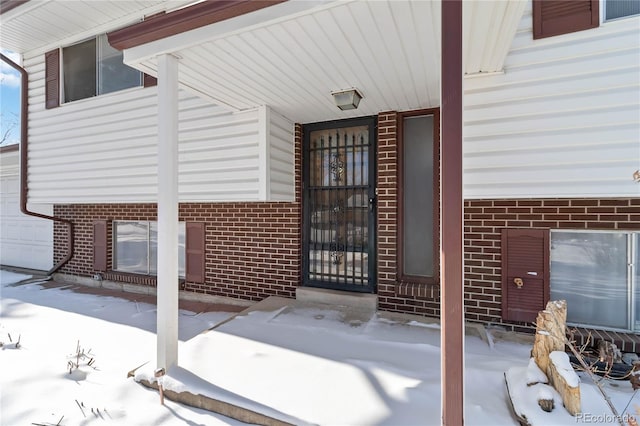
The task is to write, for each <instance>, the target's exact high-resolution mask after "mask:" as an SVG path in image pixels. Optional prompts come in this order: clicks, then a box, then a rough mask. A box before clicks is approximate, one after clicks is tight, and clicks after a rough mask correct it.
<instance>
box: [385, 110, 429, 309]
mask: <svg viewBox="0 0 640 426" xmlns="http://www.w3.org/2000/svg"><path fill="white" fill-rule="evenodd" d="M397 128H398V117H397V114H396V113H395V112H393V111H390V112H383V113H380V114H379V115H378V176H377V188H378V304H379V306H380V308H381V309H385V310H390V311H398V312H408V313H415V314H420V315H427V316H438V315H440V301H439V292H438V287H437V286H433V285H426V284H416V283H411V282H400V281H398V276H399V272H400V271H399V270H398V265H397V254H398V251H397V232H398V228H397V220H398V217H397V215H398V212H397V208H398V192H397V186H398V169H397V164H398V158H397V155H398V153H397Z"/></svg>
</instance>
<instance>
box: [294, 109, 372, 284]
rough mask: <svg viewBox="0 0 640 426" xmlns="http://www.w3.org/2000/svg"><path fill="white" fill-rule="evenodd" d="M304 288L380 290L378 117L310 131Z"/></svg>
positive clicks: (306, 136)
mask: <svg viewBox="0 0 640 426" xmlns="http://www.w3.org/2000/svg"><path fill="white" fill-rule="evenodd" d="M303 133H304V150H303V167H304V169H303V179H304V191H303V206H304V225H303V274H304V276H303V283H304V285H306V286H312V287H322V288H331V289H339V290H348V291H358V292H369V293H371V292H373V291H374V290H375V242H376V240H375V213H376V204H375V186H374V183H375V118H360V119H353V120H344V121H334V122H329V123H316V124H309V125H306V126H304V129H303Z"/></svg>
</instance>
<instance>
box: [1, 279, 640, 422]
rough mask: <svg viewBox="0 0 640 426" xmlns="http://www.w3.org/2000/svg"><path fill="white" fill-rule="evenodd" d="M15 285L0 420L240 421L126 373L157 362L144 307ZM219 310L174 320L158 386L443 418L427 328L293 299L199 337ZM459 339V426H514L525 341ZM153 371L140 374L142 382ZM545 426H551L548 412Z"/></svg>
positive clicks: (435, 348)
mask: <svg viewBox="0 0 640 426" xmlns="http://www.w3.org/2000/svg"><path fill="white" fill-rule="evenodd" d="M23 278H25V277H24V276H19V275H17V274H12V273H8V272H6V271H2V272H1V275H0V282H1V283H2V285H1V288H0V290H1V294H0V295H1V298H2V311H1V314H0V341H3V342H5V343H7V342H8V334H9V333H10V334H11V337H12V340H14V341H15V340H16V336H20V339H21V345H20V347H19V348H18V349H12V348H11V347H10V346H11V345H5V346H4V349H3V350H0V392H1V394H0V396H1V401H0V424H2V425H22V424H31V423H41V424H56V423H57V422H58V421H59V420H60V418H62V416H64V417H63V418H62V421H61V422H60V425H85V424H102V423H110V424H123V425H182V424H192V425H216V424H238V423H237V422H234V421H233V420H230V419H227V418H224V417H221V416H217V415H214V414H211V413H208V412H204V411H201V410H197V409H193V408H190V407H186V406H181V405H179V404H176V403H173V402H171V401H167V402H166V406H164V407H163V406H160V405H159V402H158V394H157V392H155V391H151V390H146V389H144V388H143V387H142V386H140V385H138V384H135V383H134V382H133V380H132V379H131V378H127V377H126V375H127V372H128V371H129V370H131V369H132V368H134V367H136V366H138V365H140V364H142V363H144V362H146V361H152V360H153V359H154V358H155V335H154V334H153V331H154V329H155V306H153V305H148V304H141V303H135V302H131V301H127V300H123V299H117V298H111V297H104V296H95V295H89V294H78V293H74V292H71V291H69V290H65V289H60V288H58V289H43V288H42V287H41V286H39V285H37V284H29V285H19V286H12V285H11V283H14V282H16V281H19V280H21V279H23ZM228 315H229V313H207V314H198V315H194V314H193V313H189V312H184V311H183V312H181V316H180V339H181V342H180V365H181V369H179V370H178V371H176V372H175V374H173V375H172V377H170V378H168V379H167V381H166V385H167V386H168V387H174V388H176V390H183V389H187V390H190V391H191V392H193V393H203V394H207V395H209V396H212V397H216V398H220V399H223V400H229V401H234V402H236V403H238V404H240V405H244V406H248V407H249V408H254V409H256V410H258V411H263V412H265V411H266V412H267V414H270V415H273V416H275V417H280V418H283V419H287V420H289V421H292V422H293V423H296V424H325V425H365V424H388V425H431V424H440V348H439V346H440V337H439V329H438V327H437V326H435V325H425V324H423V323H419V322H410V323H400V322H396V321H391V320H387V319H384V318H381V317H374V318H371V319H369V320H365V321H353V320H351V321H350V320H348V319H345V318H344V316H343V313H341V312H339V311H335V310H326V309H319V308H313V307H308V306H307V307H305V306H300V305H293V306H289V307H285V308H282V309H279V310H275V311H267V312H263V311H255V312H251V313H250V314H248V315H245V316H239V317H237V318H235V319H234V320H232V321H230V322H227V323H225V324H223V325H222V326H220V327H218V328H216V329H215V330H213V331H210V332H207V333H204V334H199V333H200V332H201V331H203V330H206V329H208V328H209V327H210V326H211V325H212V324H215V323H218V322H219V321H221V320H223V319H224V318H226V317H227V316H228ZM78 341H79V342H80V346H81V347H82V348H84V349H85V351H88V350H89V349H91V355H92V356H93V357H94V358H95V361H94V363H92V366H93V367H95V368H92V367H91V366H86V365H83V363H82V362H81V365H82V367H81V368H80V369H79V371H75V372H74V373H73V374H69V371H68V369H67V363H68V361H69V360H73V359H75V358H71V357H70V355H72V354H74V353H75V351H76V347H77V344H78ZM465 345H466V346H465V357H466V369H465V378H466V384H465V389H466V396H465V422H466V424H469V425H512V424H517V422H516V421H515V419H514V417H513V416H512V414H511V412H510V407H509V402H508V399H507V393H506V388H505V381H504V372H505V371H506V370H507V369H509V368H510V367H512V366H521V367H526V366H527V365H528V357H529V352H530V349H531V346H530V345H528V344H518V343H513V342H505V341H496V342H495V343H494V344H493V346H491V347H490V346H489V345H487V343H485V342H483V341H482V340H481V339H480V338H477V337H471V336H469V337H467V338H466V341H465ZM152 362H153V361H152ZM85 364H86V363H85ZM153 367H154V366H153V365H151V363H150V364H148V365H147V366H145V367H142V368H141V369H140V370H138V371H139V375H144V374H145V371H147V372H148V371H149V370H152V368H153ZM587 381H588V379H583V382H587ZM585 386H586V387H587V388H588V389H589V390H587V392H585V394H584V398H583V410H584V412H585V413H588V414H590V415H591V417H584V418H583V419H582V421H576V420H577V419H575V418H571V419H570V421H571V423H569V424H580V423H583V424H593V420H594V419H596V420H597V419H599V418H598V417H596V416H597V415H599V414H600V412H598V411H597V410H599V409H600V407H601V406H602V404H601V403H600V402H599V401H596V400H597V398H598V396H597V394H596V393H595V392H593V386H591V385H585ZM606 387H607V389H608V390H609V391H610V393H611V396H612V399H613V401H614V403H615V404H616V406H617V407H618V410H619V411H620V412H623V410H624V408H625V407H628V410H629V411H632V412H633V410H634V409H635V406H636V405H640V398H636V399H635V400H634V401H632V402H631V403H629V402H630V401H631V398H632V397H633V396H635V395H634V393H633V391H632V390H631V386H630V384H629V383H628V382H615V383H607V385H606ZM76 401H77V402H76ZM78 404H80V405H81V406H80V407H79V406H78ZM82 405H83V406H82ZM81 408H82V409H81ZM92 408H93V409H94V411H93V413H92V411H91V409H92ZM592 408H593V409H594V410H591V409H592ZM97 409H100V412H99V413H98V412H97ZM542 419H543V420H542V421H543V422H544V424H546V425H551V424H553V422H554V421H555V420H557V417H547V418H545V417H542ZM547 420H548V421H547Z"/></svg>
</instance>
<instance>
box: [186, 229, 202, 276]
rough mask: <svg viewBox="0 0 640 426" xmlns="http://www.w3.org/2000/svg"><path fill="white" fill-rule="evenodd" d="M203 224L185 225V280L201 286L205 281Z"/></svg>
mask: <svg viewBox="0 0 640 426" xmlns="http://www.w3.org/2000/svg"><path fill="white" fill-rule="evenodd" d="M205 225H206V224H205V223H203V222H187V223H186V228H187V229H186V231H187V235H186V242H185V243H186V246H187V247H186V250H185V251H186V253H185V254H186V260H185V263H186V265H185V269H186V274H185V275H186V277H185V278H186V279H187V281H189V282H193V283H199V284H202V283H204V281H205V229H206V226H205Z"/></svg>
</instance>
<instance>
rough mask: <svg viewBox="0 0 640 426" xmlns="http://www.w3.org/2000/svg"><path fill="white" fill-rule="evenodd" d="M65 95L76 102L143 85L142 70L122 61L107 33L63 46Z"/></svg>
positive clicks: (64, 96)
mask: <svg viewBox="0 0 640 426" xmlns="http://www.w3.org/2000/svg"><path fill="white" fill-rule="evenodd" d="M62 75H63V92H62V94H63V97H62V102H72V101H77V100H80V99H86V98H90V97H93V96H97V95H103V94H106V93H111V92H116V91H118V90H123V89H128V88H131V87H136V86H141V85H142V75H141V73H140V71H138V70H136V69H134V68H131V67H129V66H127V65H125V64H124V63H123V62H122V52H120V51H119V50H116V49H114V48H113V47H111V45H110V44H109V41H108V40H107V36H106V34H102V35H99V36H97V37H95V38H92V39H89V40H86V41H83V42H81V43H77V44H74V45H72V46H68V47H65V48H63V49H62Z"/></svg>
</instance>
